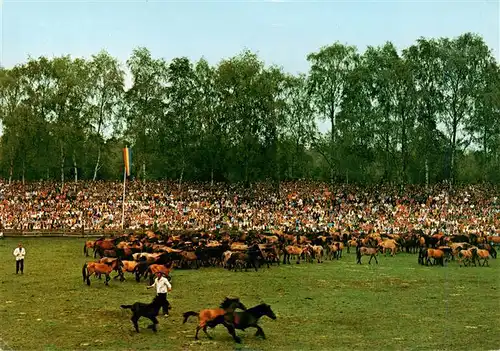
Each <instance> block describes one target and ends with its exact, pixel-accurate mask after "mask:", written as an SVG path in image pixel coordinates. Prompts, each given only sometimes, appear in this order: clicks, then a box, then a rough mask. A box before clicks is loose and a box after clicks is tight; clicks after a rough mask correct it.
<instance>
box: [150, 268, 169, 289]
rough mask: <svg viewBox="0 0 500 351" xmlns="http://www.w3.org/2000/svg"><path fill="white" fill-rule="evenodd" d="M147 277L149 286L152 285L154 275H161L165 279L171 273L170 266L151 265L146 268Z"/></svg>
mask: <svg viewBox="0 0 500 351" xmlns="http://www.w3.org/2000/svg"><path fill="white" fill-rule="evenodd" d="M147 272H148V275H149V285H152V284H153V281H154V277H155V275H156V273H159V272H161V273H163V274H164V275H165V276H166V277H169V276H170V272H172V265H163V264H152V265H150V266H149V267H148V270H147Z"/></svg>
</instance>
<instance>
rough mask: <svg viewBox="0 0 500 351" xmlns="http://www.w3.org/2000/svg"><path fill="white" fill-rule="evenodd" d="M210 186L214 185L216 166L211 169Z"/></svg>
mask: <svg viewBox="0 0 500 351" xmlns="http://www.w3.org/2000/svg"><path fill="white" fill-rule="evenodd" d="M210 186H214V166H213V165H212V167H211V169H210Z"/></svg>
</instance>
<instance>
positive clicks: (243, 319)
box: [207, 303, 276, 342]
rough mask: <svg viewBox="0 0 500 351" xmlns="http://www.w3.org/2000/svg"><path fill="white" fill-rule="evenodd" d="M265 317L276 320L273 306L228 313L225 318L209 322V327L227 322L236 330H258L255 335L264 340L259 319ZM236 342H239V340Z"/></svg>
mask: <svg viewBox="0 0 500 351" xmlns="http://www.w3.org/2000/svg"><path fill="white" fill-rule="evenodd" d="M263 316H267V317H269V318H271V319H272V320H276V315H275V314H274V312H273V310H272V309H271V306H269V305H268V304H265V303H262V304H260V305H257V306H254V307H252V308H249V309H247V310H246V311H242V312H239V311H234V312H233V313H226V314H224V315H223V316H218V317H216V318H215V319H214V320H211V321H208V322H207V325H208V326H209V327H210V328H214V327H215V326H216V325H218V324H223V323H224V322H226V323H230V324H232V325H233V326H234V327H235V328H236V329H239V330H243V331H244V330H245V329H247V328H256V329H257V332H256V333H255V336H262V338H263V339H265V338H266V334H264V330H262V328H261V327H260V326H259V325H258V324H257V323H258V322H259V319H260V318H261V317H263ZM233 338H234V336H233ZM234 340H235V341H236V342H238V341H237V339H234Z"/></svg>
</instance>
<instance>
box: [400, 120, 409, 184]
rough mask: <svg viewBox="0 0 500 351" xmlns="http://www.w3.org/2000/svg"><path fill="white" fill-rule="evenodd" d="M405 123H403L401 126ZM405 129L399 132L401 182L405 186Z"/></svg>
mask: <svg viewBox="0 0 500 351" xmlns="http://www.w3.org/2000/svg"><path fill="white" fill-rule="evenodd" d="M404 123H405V122H404V121H403V124H404ZM406 144H407V141H406V128H405V127H403V128H402V130H401V157H402V165H401V166H402V167H401V182H402V183H403V184H406V167H407V162H408V160H407V155H406V148H407V146H406Z"/></svg>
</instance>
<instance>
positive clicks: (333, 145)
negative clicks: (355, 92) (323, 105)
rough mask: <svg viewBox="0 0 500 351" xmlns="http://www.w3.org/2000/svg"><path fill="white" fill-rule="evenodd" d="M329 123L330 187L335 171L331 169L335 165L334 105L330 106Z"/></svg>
mask: <svg viewBox="0 0 500 351" xmlns="http://www.w3.org/2000/svg"><path fill="white" fill-rule="evenodd" d="M330 123H331V128H332V131H331V135H330V138H331V141H330V142H331V145H330V147H331V151H330V152H331V160H332V161H331V163H332V164H331V166H330V167H331V169H330V178H331V182H332V186H333V183H334V174H335V173H334V172H335V170H334V169H333V168H334V165H335V105H332V106H331V109H330Z"/></svg>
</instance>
